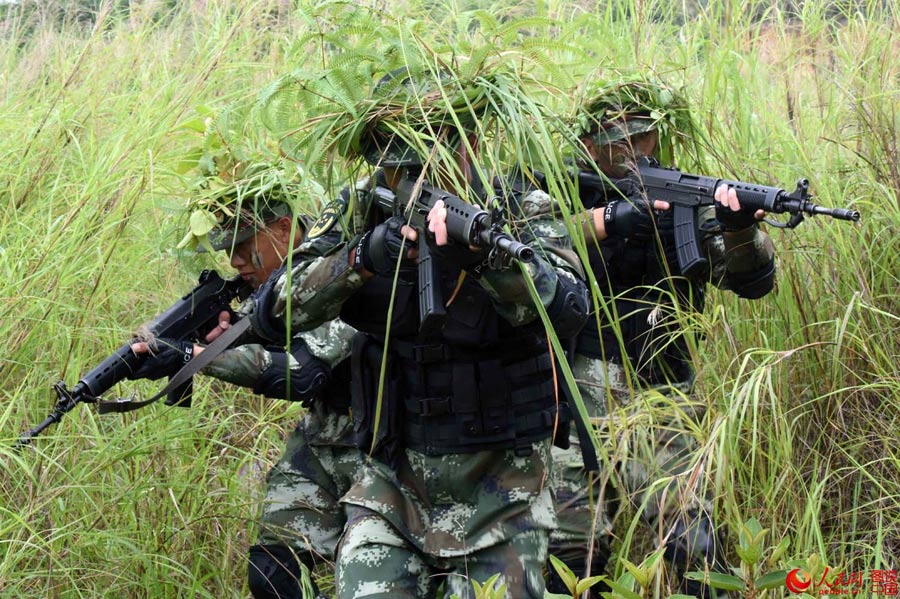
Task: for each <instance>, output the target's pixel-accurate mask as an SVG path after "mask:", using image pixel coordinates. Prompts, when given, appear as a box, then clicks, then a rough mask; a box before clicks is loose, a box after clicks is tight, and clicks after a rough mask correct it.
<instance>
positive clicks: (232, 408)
mask: <svg viewBox="0 0 900 599" xmlns="http://www.w3.org/2000/svg"><path fill="white" fill-rule="evenodd" d="M369 8H370V9H371V10H366V11H365V13H361V12H360V10H361V9H359V8H356V5H354V4H345V3H341V2H327V1H325V2H312V1H311V0H300V1H299V2H298V1H293V2H292V1H291V0H252V1H247V2H243V1H239V0H196V1H193V2H163V1H153V0H147V1H145V2H136V1H132V2H125V1H118V2H113V3H106V2H99V0H98V1H96V2H80V3H76V2H74V1H71V2H63V1H59V2H57V1H55V0H49V1H46V2H33V1H30V0H22V1H21V2H19V3H9V4H6V5H2V6H0V158H2V159H0V339H2V344H0V348H2V349H0V597H55V598H74V597H117V598H118V597H129V598H130V597H135V598H137V597H204V598H207V597H208V598H217V599H218V598H222V597H247V596H249V595H248V591H247V589H246V584H245V582H244V579H245V575H246V557H245V554H246V549H247V547H248V545H250V544H251V541H252V539H253V536H254V535H255V530H254V526H253V520H254V518H255V517H256V515H257V513H258V510H259V505H260V500H261V494H262V490H263V476H264V473H265V472H266V470H267V469H268V468H269V466H270V465H271V464H272V463H273V461H274V460H275V459H276V458H277V457H278V455H279V452H280V450H281V443H282V439H283V437H284V435H285V433H286V432H287V431H288V430H290V428H291V427H292V426H293V424H294V423H295V422H296V420H297V418H298V416H299V415H300V413H301V410H302V408H301V407H300V406H297V405H290V404H287V403H278V402H273V401H269V400H264V399H262V398H260V397H256V396H253V395H251V394H249V393H246V392H243V391H240V390H236V389H234V388H231V387H229V386H227V385H224V384H219V383H216V382H214V381H210V380H209V379H203V380H199V379H198V381H197V385H196V388H195V397H194V407H193V408H192V409H190V410H182V409H177V408H166V407H163V406H162V405H161V404H156V405H154V406H153V407H151V408H148V409H146V410H143V411H138V412H134V413H130V414H125V415H116V416H99V415H98V414H97V413H96V411H95V410H93V409H92V408H91V407H90V406H79V407H77V408H76V409H75V410H74V411H72V412H71V413H70V414H69V415H68V416H67V417H66V418H65V419H64V420H63V421H62V423H61V424H59V425H56V426H54V427H52V428H51V429H49V430H48V431H46V432H45V433H44V434H43V435H42V436H41V437H39V438H38V439H36V440H35V442H34V443H33V445H32V446H31V447H28V448H26V449H25V450H23V451H15V450H14V449H13V447H12V446H13V445H14V443H15V441H16V439H17V438H18V436H19V435H20V434H21V433H22V432H23V431H25V430H27V429H28V428H30V427H31V426H33V425H34V424H36V423H38V422H40V421H41V420H43V419H44V418H45V417H46V415H47V414H48V413H49V411H50V410H51V409H52V407H53V403H54V401H55V398H54V395H53V392H52V390H51V385H52V384H53V383H54V382H55V381H57V380H60V379H63V380H65V381H67V382H68V383H69V384H70V385H72V384H74V383H75V382H76V381H77V380H78V378H79V376H80V375H81V374H82V373H84V372H85V371H87V370H89V369H90V368H91V367H92V366H93V365H95V364H97V363H98V362H99V361H100V360H102V359H103V358H105V357H106V356H107V355H108V354H109V353H111V352H112V351H113V350H115V349H116V348H117V347H118V346H119V345H121V344H122V343H123V342H124V341H125V340H127V339H129V338H130V335H131V334H132V332H133V331H134V329H135V327H137V326H138V325H139V324H141V323H142V322H144V321H146V320H147V319H148V318H149V317H151V316H152V315H155V314H157V313H159V312H160V311H161V310H162V309H164V308H165V307H167V306H169V305H170V304H171V303H172V302H173V301H174V299H175V298H177V297H180V296H181V295H182V294H183V293H184V292H185V291H186V290H187V289H188V288H190V287H191V286H192V285H193V283H194V282H195V281H196V276H197V274H198V273H199V272H200V270H201V269H202V268H208V267H210V266H217V267H219V268H223V269H226V270H227V265H225V264H222V263H219V262H216V260H215V259H214V258H210V257H208V256H204V257H201V256H197V255H195V254H194V253H193V252H191V251H188V250H180V249H177V245H178V243H179V241H180V240H181V239H182V238H183V237H184V235H185V232H186V226H187V225H186V222H185V221H186V219H185V218H184V206H185V201H184V197H183V187H182V185H183V178H182V177H181V176H180V175H179V172H180V171H181V170H182V168H181V167H182V166H183V165H184V163H185V160H186V156H188V154H189V151H190V149H191V148H193V147H194V146H196V144H197V141H198V138H199V137H198V134H197V132H196V130H195V127H194V126H193V125H192V123H196V122H198V119H199V120H200V121H202V120H203V118H204V117H205V116H207V115H209V114H220V113H221V112H222V111H223V110H225V108H226V107H227V106H233V105H235V104H247V105H252V104H253V103H254V102H255V101H256V99H257V98H258V97H259V94H260V92H261V91H262V90H264V89H269V90H271V87H268V88H267V86H269V85H270V84H271V83H272V82H273V81H275V80H276V79H278V78H279V77H281V76H283V75H285V74H287V73H289V72H291V71H293V70H295V69H305V70H306V71H314V70H315V69H321V68H323V67H322V65H323V64H325V65H327V64H330V61H335V62H337V61H338V60H339V58H340V56H341V55H342V54H349V53H351V51H352V50H354V48H352V47H350V46H352V45H353V44H358V45H359V47H357V48H355V50H360V51H361V50H363V49H364V47H363V44H364V43H367V42H368V41H371V40H372V39H376V38H377V39H383V36H379V34H378V30H379V25H378V23H374V22H372V21H371V20H370V17H371V15H375V16H376V17H377V18H379V19H383V22H384V23H385V27H387V26H388V25H390V26H397V24H398V23H399V24H400V26H402V27H410V28H414V29H416V30H417V31H419V32H420V36H421V38H422V39H423V40H425V41H426V42H430V41H434V43H437V42H438V41H440V42H441V43H450V44H452V43H458V44H459V46H458V51H459V52H460V53H463V52H464V49H465V48H470V47H471V46H468V45H465V44H476V43H484V40H489V41H490V43H492V44H494V45H495V47H500V46H502V45H503V44H509V45H510V47H516V48H519V49H522V48H528V49H529V50H528V51H529V52H530V54H529V56H530V57H531V59H533V60H534V64H535V65H536V66H535V72H536V77H538V78H540V77H544V78H546V80H547V81H548V82H549V83H548V85H547V86H546V88H545V90H544V92H543V93H544V94H545V95H546V97H545V98H543V99H544V100H545V101H546V102H548V103H549V104H551V105H553V106H554V108H556V109H558V110H560V111H565V110H566V109H567V108H571V106H570V102H571V99H572V97H574V96H573V95H572V94H569V93H568V90H570V89H574V88H576V87H577V86H578V85H579V84H580V83H581V82H583V81H584V79H585V78H586V77H603V78H612V77H615V76H617V73H630V72H640V73H652V74H654V75H656V76H658V77H662V78H664V79H666V80H667V81H669V82H670V83H671V84H672V85H674V86H675V87H677V88H678V89H680V90H683V91H684V93H686V94H687V96H688V97H689V98H690V100H691V103H692V107H693V109H694V114H695V117H696V119H697V122H698V123H699V124H700V127H701V129H702V132H703V137H704V139H705V142H704V147H703V152H702V155H701V160H702V165H703V168H704V169H705V170H706V171H707V172H708V173H709V174H717V175H720V176H727V177H731V178H738V179H741V180H748V181H756V182H760V183H764V184H769V185H780V186H782V187H785V188H787V189H789V190H791V189H793V186H794V183H795V181H796V180H797V179H798V178H800V177H806V178H808V179H809V180H810V182H811V188H812V190H813V191H814V193H815V195H816V199H817V201H818V202H819V203H821V204H824V205H826V206H842V207H852V208H854V209H857V210H859V211H860V212H861V213H862V219H861V221H860V222H859V223H858V224H853V225H851V224H848V223H844V222H833V221H829V220H826V219H815V218H814V219H810V220H808V221H807V222H806V223H804V224H803V225H802V226H801V227H799V228H798V229H796V230H794V231H782V230H777V229H772V228H769V229H768V231H769V233H770V235H771V236H772V238H773V240H774V242H775V244H776V247H777V252H778V253H777V268H778V274H777V287H776V289H775V290H774V291H773V292H772V293H771V294H770V295H769V296H767V297H766V298H764V299H763V300H760V301H756V302H745V301H740V300H738V299H736V298H735V297H733V296H731V295H729V294H725V293H718V292H713V293H712V294H711V297H710V298H709V300H708V302H707V309H706V312H705V314H704V316H703V318H702V319H699V320H697V321H696V322H692V323H691V325H692V326H693V327H694V328H695V329H696V330H697V331H698V332H700V333H702V334H703V335H705V341H703V342H700V343H698V344H697V345H696V355H695V358H696V359H695V363H696V366H697V370H698V398H699V400H700V401H701V402H703V403H705V404H706V405H707V406H708V408H709V409H708V411H707V415H706V418H705V419H704V421H703V422H702V423H701V425H700V428H699V429H698V430H697V431H696V433H697V437H698V439H699V441H700V442H701V444H702V447H703V451H702V452H701V455H700V458H699V461H698V463H697V465H696V468H695V469H694V470H693V471H692V472H691V473H687V474H686V475H694V474H699V475H700V477H701V479H703V480H705V481H706V484H708V485H709V486H710V488H711V489H712V490H713V492H714V495H715V497H716V498H717V499H716V510H717V516H718V519H719V520H720V521H722V522H724V523H725V525H726V527H727V531H728V532H727V535H728V537H727V538H728V540H729V548H728V554H729V556H730V558H731V561H732V563H734V564H739V563H740V562H741V559H740V558H739V556H738V550H737V549H736V547H735V546H736V545H738V544H739V538H740V531H741V530H742V525H743V524H744V523H746V522H747V521H749V520H751V519H755V521H757V522H758V523H759V524H760V526H761V527H762V528H764V529H766V530H767V531H768V532H767V533H766V535H765V538H764V541H763V542H762V545H761V547H762V555H761V557H760V559H759V564H758V568H755V569H754V570H753V572H754V576H755V575H757V574H762V573H765V572H768V571H777V570H784V569H789V568H791V567H804V568H805V569H807V570H808V571H810V572H812V571H814V570H816V569H817V566H816V564H819V565H820V566H822V567H824V566H825V565H827V567H828V568H829V571H830V572H831V573H832V574H833V573H835V572H840V571H843V572H851V571H862V572H864V573H868V572H871V571H872V570H876V569H884V570H890V569H894V570H896V569H898V566H900V475H898V474H900V366H898V364H900V294H898V292H900V33H898V32H900V7H898V5H897V4H896V2H854V1H841V0H835V1H829V0H808V1H806V2H771V3H770V2H757V1H756V0H721V1H712V0H710V1H708V2H688V1H686V2H680V3H671V2H665V1H662V0H615V1H610V2H597V3H596V4H594V3H590V2H586V1H583V0H580V1H577V2H563V1H559V0H541V1H539V2H536V3H534V4H531V3H519V2H512V1H510V0H500V1H497V2H480V1H478V0H469V1H466V0H438V1H434V0H405V1H404V2H399V3H381V2H378V3H373V5H372V6H370V7H369ZM361 14H365V15H368V16H367V17H366V20H362V19H361V17H360V15H361ZM510 23H512V24H513V26H510V27H505V25H507V24H510ZM342 24H344V25H347V24H352V25H353V27H354V29H353V30H352V31H349V30H342V29H341V26H342ZM335 32H336V33H337V35H336V37H334V38H333V39H331V38H329V41H328V43H326V42H325V41H323V40H325V39H326V37H328V36H329V35H334V34H335ZM334 40H340V41H341V42H342V44H343V46H341V47H338V46H337V45H331V46H329V43H332V42H334ZM448 40H449V41H448ZM479 40H480V42H479ZM529 40H531V41H530V42H529ZM335 43H336V42H335ZM338 50H339V51H338ZM323 52H324V53H326V54H327V53H328V52H332V54H328V55H327V56H325V54H323ZM345 58H346V57H345ZM256 131H259V132H260V135H263V133H262V125H256ZM329 183H330V184H331V187H329V192H332V191H333V187H336V186H337V185H339V184H340V181H331V182H329ZM320 199H321V198H320ZM320 199H318V200H320ZM318 200H317V201H318ZM316 208H317V205H310V206H309V209H310V210H311V211H314V210H315V209H316ZM134 391H138V392H139V393H141V394H143V395H144V396H149V395H150V394H152V393H153V392H154V391H155V387H154V386H153V385H152V384H150V383H144V382H141V383H127V384H123V385H119V387H118V389H117V392H118V393H119V394H121V395H126V396H127V395H129V394H131V393H132V392H134ZM620 426H624V427H625V428H624V429H623V430H621V431H619V432H620V433H621V434H623V435H627V434H628V430H627V426H628V424H627V423H625V424H624V425H620ZM631 516H632V514H630V513H629V512H628V510H627V509H626V510H625V511H624V512H623V513H622V514H620V517H619V518H618V520H617V527H616V538H617V543H616V551H617V555H618V556H619V557H627V559H628V560H629V561H630V562H634V563H640V562H641V561H642V560H643V559H644V558H645V557H646V556H648V555H650V554H651V553H652V552H653V550H654V549H655V543H654V541H655V540H654V539H646V538H638V537H639V535H637V534H635V531H634V528H633V527H632V526H631V524H632V519H631ZM754 527H755V523H751V526H750V530H751V532H752V530H753V529H754ZM663 534H665V531H660V537H661V536H662V535H663ZM744 534H745V536H746V535H747V534H748V533H747V531H744ZM645 536H646V535H645ZM786 540H787V541H786ZM776 548H778V549H776ZM742 551H743V550H742ZM745 561H746V560H745ZM626 571H627V566H626V565H625V561H624V560H613V561H612V562H611V563H610V566H609V570H608V572H607V573H608V574H609V575H610V576H611V577H612V578H614V579H615V578H619V577H620V576H622V575H623V574H624V573H625V572H626ZM743 574H744V575H747V574H748V570H747V566H746V565H745V572H744V573H743ZM866 582H867V584H868V578H866ZM326 586H327V585H326ZM867 588H868V587H867ZM665 589H666V587H665V584H664V579H663V578H662V574H661V573H660V572H656V573H653V575H652V576H650V579H649V581H647V584H646V585H644V586H643V587H642V588H641V589H638V588H637V587H635V590H636V591H638V592H639V593H640V594H641V595H642V596H644V597H664V596H667V592H666V590H665ZM745 593H746V596H747V597H761V596H763V593H765V596H770V597H780V596H787V595H788V593H787V591H785V590H784V589H780V588H776V589H773V590H769V591H759V590H755V589H747V590H746V591H745Z"/></svg>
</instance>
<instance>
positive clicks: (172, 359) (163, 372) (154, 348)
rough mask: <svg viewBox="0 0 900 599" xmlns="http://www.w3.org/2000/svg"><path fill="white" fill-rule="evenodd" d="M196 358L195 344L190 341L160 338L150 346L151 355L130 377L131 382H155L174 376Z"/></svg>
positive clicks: (148, 355)
mask: <svg viewBox="0 0 900 599" xmlns="http://www.w3.org/2000/svg"><path fill="white" fill-rule="evenodd" d="M193 357H194V344H193V343H191V342H190V341H175V340H174V339H166V338H165V337H160V338H159V339H157V340H156V341H155V342H154V343H151V344H150V353H149V354H147V357H146V358H145V359H144V361H143V362H141V365H140V367H139V368H138V369H137V370H135V371H134V372H132V373H131V374H129V375H128V377H127V378H128V379H129V380H132V381H133V380H136V379H150V380H151V381H155V380H157V379H161V378H163V377H167V376H172V375H174V374H175V373H176V372H178V371H179V370H181V368H182V367H183V366H184V365H185V364H187V363H188V362H190V361H191V358H193Z"/></svg>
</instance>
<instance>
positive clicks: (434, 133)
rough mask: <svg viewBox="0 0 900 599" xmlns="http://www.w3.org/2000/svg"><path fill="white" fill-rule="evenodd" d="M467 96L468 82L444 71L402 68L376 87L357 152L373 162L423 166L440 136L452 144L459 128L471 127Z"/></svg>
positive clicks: (457, 136)
mask: <svg viewBox="0 0 900 599" xmlns="http://www.w3.org/2000/svg"><path fill="white" fill-rule="evenodd" d="M466 100H467V96H466V94H465V83H464V82H462V81H460V80H458V79H453V78H451V77H450V74H449V73H448V72H446V71H444V70H438V71H429V70H424V69H423V70H416V71H412V70H411V69H410V68H409V67H401V68H399V69H395V70H393V71H391V72H389V73H387V74H386V75H384V76H383V77H382V78H381V79H379V80H378V82H377V83H376V84H375V87H374V88H373V90H372V97H371V99H370V108H369V114H370V119H369V121H368V123H367V124H366V126H365V127H364V128H363V130H362V134H361V135H360V137H359V139H358V140H357V144H356V145H357V147H358V153H359V155H361V156H362V157H363V159H364V160H365V161H366V162H367V163H369V164H371V165H373V166H380V167H394V168H396V167H405V166H420V165H422V164H423V163H424V162H425V161H426V157H427V155H428V154H429V153H431V152H432V151H433V149H434V146H435V142H436V141H437V140H438V139H440V140H441V144H442V145H444V146H448V147H453V146H455V145H456V143H457V142H458V141H459V139H460V134H461V131H460V130H459V128H458V127H459V126H460V125H461V126H462V127H463V128H464V129H467V125H468V124H469V123H468V122H469V120H471V119H470V118H468V116H469V115H468V114H467V112H469V111H471V109H472V104H471V103H468V104H467V103H466ZM479 109H480V107H477V106H476V107H475V110H476V113H477V110H479ZM451 113H453V114H452V115H451Z"/></svg>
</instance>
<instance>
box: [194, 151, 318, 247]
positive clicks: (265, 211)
mask: <svg viewBox="0 0 900 599" xmlns="http://www.w3.org/2000/svg"><path fill="white" fill-rule="evenodd" d="M242 166H243V165H242ZM299 192H300V189H299V186H298V185H296V184H295V183H292V182H291V181H290V180H288V179H287V178H286V176H285V172H284V170H283V169H280V168H278V167H276V166H273V165H270V164H266V163H258V162H257V163H251V164H247V165H246V166H243V168H240V172H239V173H237V177H236V178H235V179H233V180H232V181H222V180H221V179H219V181H215V182H214V183H213V184H212V185H211V189H210V190H209V195H207V196H206V198H207V199H208V200H212V201H214V202H215V204H216V210H215V212H214V215H215V217H216V225H215V226H214V227H213V228H212V229H210V230H209V232H208V233H207V239H208V241H209V245H210V247H211V248H212V249H214V250H227V249H230V248H233V247H234V246H236V245H238V244H240V243H242V242H244V241H246V240H247V239H249V238H251V237H252V236H253V235H254V234H255V233H256V232H257V231H260V230H262V229H264V228H265V227H266V225H267V224H268V223H270V222H272V221H274V220H277V219H279V218H281V217H283V216H291V215H292V214H293V210H292V208H291V203H292V201H294V200H295V199H296V197H297V195H298V194H299ZM198 247H199V248H200V249H202V248H203V245H200V246H198Z"/></svg>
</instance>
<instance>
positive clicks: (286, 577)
mask: <svg viewBox="0 0 900 599" xmlns="http://www.w3.org/2000/svg"><path fill="white" fill-rule="evenodd" d="M301 563H302V564H303V565H305V566H306V567H307V569H308V570H309V571H310V573H312V569H313V565H314V563H313V559H312V556H311V555H310V554H309V553H306V552H302V553H300V552H295V551H293V550H292V549H291V548H290V547H288V546H287V545H253V546H251V547H250V563H249V565H248V567H247V583H248V584H249V586H250V592H251V593H252V594H253V597H255V599H304V598H303V586H302V584H301V583H300V581H301V577H302V575H303V574H302V572H303V571H302V569H301V567H300V564H301ZM310 583H311V584H312V587H313V594H314V595H318V592H319V591H318V589H317V588H316V584H315V582H313V581H312V578H310Z"/></svg>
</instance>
